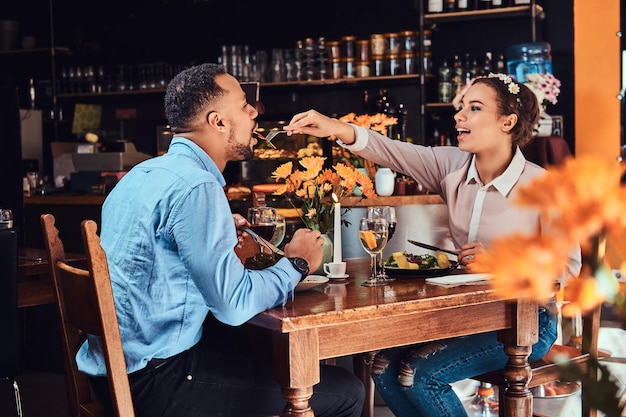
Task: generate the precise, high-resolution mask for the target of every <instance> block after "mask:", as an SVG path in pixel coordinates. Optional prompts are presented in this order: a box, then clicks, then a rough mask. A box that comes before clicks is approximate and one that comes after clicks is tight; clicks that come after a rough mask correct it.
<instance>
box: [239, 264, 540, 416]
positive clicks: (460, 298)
mask: <svg viewBox="0 0 626 417" xmlns="http://www.w3.org/2000/svg"><path fill="white" fill-rule="evenodd" d="M346 261H347V265H348V268H347V273H348V274H349V278H348V279H345V280H336V279H331V280H330V281H329V282H328V283H326V284H322V285H320V286H318V287H315V288H313V289H310V290H308V291H302V292H296V294H295V298H294V300H292V301H289V302H288V303H287V304H286V305H285V306H282V307H276V308H273V309H270V310H267V311H265V312H263V313H261V314H259V315H257V316H255V317H254V318H252V319H251V320H250V321H249V322H248V324H247V325H248V326H252V327H253V328H254V330H259V329H262V330H263V331H264V332H266V333H267V332H269V334H270V335H271V341H272V343H271V345H272V351H273V361H274V362H273V363H274V371H275V377H276V379H277V381H278V383H279V384H280V385H281V387H282V394H283V397H284V398H285V401H286V404H285V408H284V409H283V412H282V414H281V416H282V417H289V416H298V417H313V416H314V412H313V410H312V409H311V407H310V405H309V399H310V398H311V395H312V394H313V386H314V385H315V384H317V383H318V382H319V381H320V360H323V359H330V358H337V357H341V356H345V355H354V354H359V353H364V352H373V351H376V350H379V349H384V348H390V347H394V346H402V345H409V344H413V343H420V342H427V341H432V340H438V339H445V338H449V337H457V336H464V335H471V334H476V333H482V332H488V331H499V338H500V340H501V341H502V343H503V344H504V345H505V352H506V354H507V355H508V356H509V361H508V364H507V366H506V368H505V369H504V377H505V378H506V380H507V382H508V384H509V388H508V389H507V391H506V397H505V404H500V407H504V410H505V413H506V415H507V416H510V417H531V415H532V394H531V393H530V391H529V390H528V387H527V383H528V381H529V380H530V376H531V371H530V367H529V365H528V355H529V354H530V352H531V346H532V345H533V344H534V343H535V342H536V341H537V338H538V335H537V307H538V306H537V303H536V302H534V301H528V300H518V299H510V300H506V299H501V298H499V297H498V296H496V294H495V292H494V289H492V288H491V287H490V285H489V283H487V282H481V283H475V282H474V283H471V285H459V286H454V287H444V286H440V285H436V284H431V283H428V282H426V279H425V278H424V277H410V276H403V277H398V278H397V279H396V280H395V281H393V282H390V283H388V284H386V285H384V286H379V287H365V286H362V285H361V283H362V282H363V281H365V280H366V279H367V277H368V275H369V273H370V266H369V265H370V264H369V262H370V260H369V258H358V259H356V258H355V259H348V260H346Z"/></svg>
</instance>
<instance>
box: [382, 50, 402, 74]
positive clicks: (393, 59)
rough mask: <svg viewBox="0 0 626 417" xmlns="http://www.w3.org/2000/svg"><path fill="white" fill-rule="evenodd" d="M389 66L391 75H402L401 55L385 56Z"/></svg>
mask: <svg viewBox="0 0 626 417" xmlns="http://www.w3.org/2000/svg"><path fill="white" fill-rule="evenodd" d="M385 58H386V61H387V63H388V64H387V65H388V66H389V75H402V74H403V72H402V65H400V64H401V62H400V54H388V55H386V56H385Z"/></svg>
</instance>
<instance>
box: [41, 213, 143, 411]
mask: <svg viewBox="0 0 626 417" xmlns="http://www.w3.org/2000/svg"><path fill="white" fill-rule="evenodd" d="M54 222H55V219H54V216H52V215H51V214H43V215H42V216H41V226H42V229H43V235H44V242H45V246H46V250H47V252H48V261H49V262H48V263H49V265H50V274H51V276H52V278H53V281H54V287H55V291H56V298H57V309H58V313H59V319H60V321H61V330H62V333H63V334H62V339H63V351H64V356H65V370H66V372H65V378H66V381H67V394H68V408H69V411H70V416H71V417H103V416H106V415H107V414H106V412H105V407H103V406H102V404H100V403H99V402H98V400H97V399H96V398H95V396H94V395H93V394H92V392H91V390H90V385H89V380H88V377H87V375H85V374H83V373H82V372H80V371H79V370H78V368H77V366H76V359H75V357H76V352H77V351H78V349H79V348H80V346H81V344H82V342H83V340H84V338H85V335H86V334H91V335H96V336H99V337H100V338H101V339H102V345H103V348H104V352H103V353H104V357H105V361H106V368H107V375H108V382H109V388H110V393H111V400H112V408H113V410H114V415H115V416H117V417H134V415H135V412H134V409H133V401H132V397H131V392H130V385H129V382H128V375H127V373H126V361H125V359H124V352H123V351H122V340H121V337H120V330H119V326H118V321H117V315H116V312H115V305H114V301H113V292H112V290H111V281H110V278H109V268H108V264H107V259H106V255H105V253H104V251H103V249H102V247H101V246H100V238H99V236H98V235H97V234H96V231H97V228H98V226H97V225H96V223H95V222H94V221H93V220H83V222H82V223H81V231H82V236H83V243H84V247H85V252H86V253H85V255H86V258H87V263H88V269H81V268H78V267H75V266H72V265H69V264H67V263H66V262H65V250H64V248H63V243H62V242H61V239H60V238H59V231H58V230H57V228H56V227H55V224H54Z"/></svg>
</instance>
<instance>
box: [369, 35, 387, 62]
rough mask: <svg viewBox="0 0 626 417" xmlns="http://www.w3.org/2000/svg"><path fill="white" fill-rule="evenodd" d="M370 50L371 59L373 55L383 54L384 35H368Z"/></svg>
mask: <svg viewBox="0 0 626 417" xmlns="http://www.w3.org/2000/svg"><path fill="white" fill-rule="evenodd" d="M370 51H371V52H372V59H373V58H374V56H383V55H385V35H383V34H380V33H376V34H373V35H370Z"/></svg>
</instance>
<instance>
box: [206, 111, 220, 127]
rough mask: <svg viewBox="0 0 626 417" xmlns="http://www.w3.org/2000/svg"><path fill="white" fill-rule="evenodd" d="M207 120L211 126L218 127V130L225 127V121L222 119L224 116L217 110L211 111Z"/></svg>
mask: <svg viewBox="0 0 626 417" xmlns="http://www.w3.org/2000/svg"><path fill="white" fill-rule="evenodd" d="M207 122H208V123H209V126H211V127H212V128H213V129H217V130H223V129H224V122H223V121H222V116H221V115H220V114H219V113H218V112H216V111H212V112H211V113H209V115H208V116H207Z"/></svg>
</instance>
